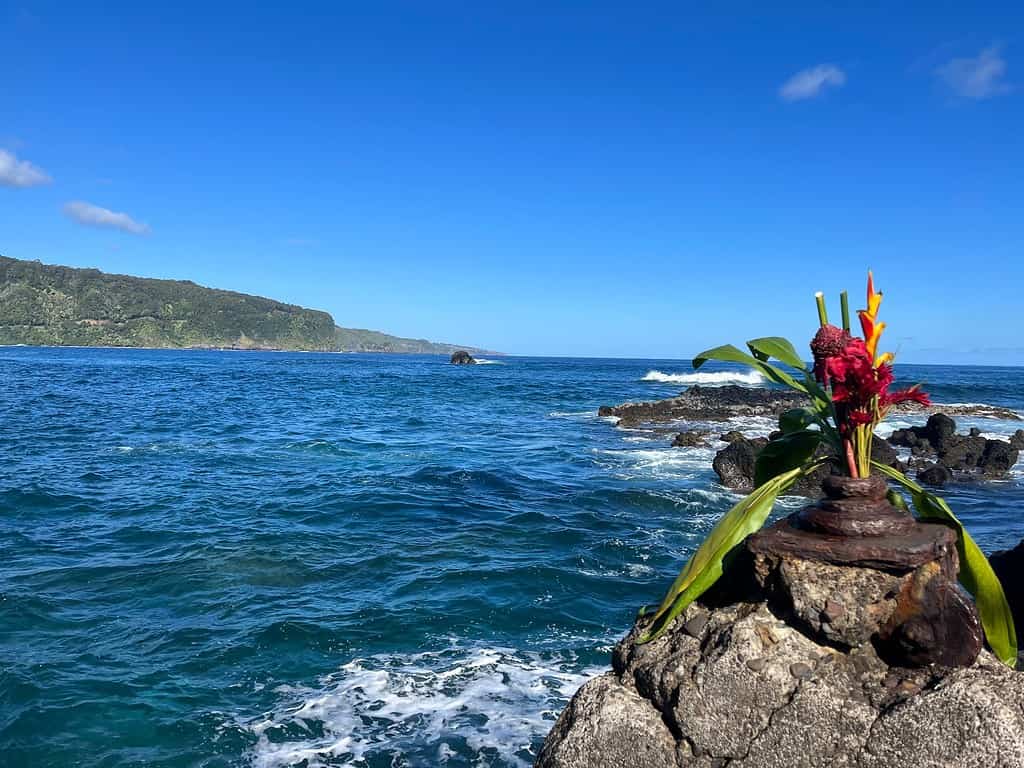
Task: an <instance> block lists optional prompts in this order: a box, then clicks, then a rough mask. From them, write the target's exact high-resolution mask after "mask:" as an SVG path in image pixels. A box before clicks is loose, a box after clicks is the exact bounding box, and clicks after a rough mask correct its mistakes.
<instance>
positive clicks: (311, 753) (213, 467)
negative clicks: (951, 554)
mask: <svg viewBox="0 0 1024 768" xmlns="http://www.w3.org/2000/svg"><path fill="white" fill-rule="evenodd" d="M687 368H688V366H686V365H685V364H682V363H679V362H667V361H651V360H640V361H629V360H558V359H529V358H509V359H502V360H500V361H498V362H497V363H496V364H493V365H484V366H476V367H471V368H458V367H453V366H450V365H447V364H446V362H445V361H444V360H443V359H441V358H436V357H405V356H365V355H358V356H357V355H314V354H272V353H265V354H264V353H226V352H223V353H222V352H198V351H197V352H160V351H142V350H72V349H64V350H51V349H30V348H7V349H0V385H2V386H0V445H2V446H3V462H2V464H0V764H2V765H10V766H61V767H62V768H63V767H65V766H81V767H83V768H93V767H98V766H103V767H105V768H106V767H111V768H112V767H114V766H167V767H170V766H264V767H266V768H272V767H273V768H276V767H278V766H307V767H309V766H317V765H339V766H340V765H356V766H420V765H424V766H425V765H450V766H469V765H481V766H514V765H525V764H529V763H530V762H531V760H532V758H533V756H534V755H535V753H536V750H537V748H538V746H539V744H540V742H541V741H542V739H543V736H544V734H545V733H546V731H547V729H548V728H550V726H551V723H552V721H553V718H554V717H555V715H556V713H557V711H558V710H559V709H560V708H561V706H562V705H563V704H564V703H565V701H566V700H567V699H568V697H569V696H571V694H572V693H573V691H574V690H575V689H576V688H577V687H578V686H579V685H580V684H581V683H582V682H583V681H584V680H585V679H586V678H587V677H588V676H589V675H592V674H595V673H596V672H597V671H599V670H601V669H603V668H605V667H607V665H608V657H609V650H610V648H611V646H612V644H613V643H614V641H615V640H616V639H617V638H618V637H619V636H621V635H622V634H623V633H624V632H625V630H626V629H627V628H628V626H629V624H630V622H631V618H632V616H633V613H634V611H635V609H636V607H637V606H639V605H641V604H643V603H648V602H651V601H652V600H655V599H657V598H659V597H660V595H661V593H662V591H663V590H664V588H665V587H666V586H667V583H668V582H669V581H670V580H671V578H672V577H673V576H674V574H675V572H676V570H677V569H678V568H679V566H680V565H681V562H682V560H683V559H684V558H685V556H686V555H687V554H688V553H689V552H691V551H692V549H693V547H694V546H695V545H696V544H697V543H698V542H699V541H700V539H701V538H702V537H703V535H704V534H705V533H706V532H707V531H708V529H709V528H710V526H711V525H712V524H713V523H714V521H715V520H716V518H717V517H718V516H719V515H720V514H721V513H722V512H723V511H724V510H725V509H727V508H728V506H729V505H730V502H732V501H733V500H734V499H735V498H737V497H736V496H734V495H733V494H731V493H729V492H728V491H726V490H724V489H723V488H721V487H720V486H718V485H717V484H716V483H715V482H714V475H713V474H712V472H711V469H710V460H711V457H712V456H713V453H714V451H713V449H712V448H697V449H687V450H683V449H673V448H670V447H669V442H670V436H669V435H668V434H652V433H651V432H646V431H639V430H635V431H627V430H621V429H618V428H617V427H616V426H615V425H614V421H613V420H607V419H599V418H597V416H596V410H597V407H598V406H599V405H602V404H615V403H618V402H622V401H625V400H630V399H654V398H659V397H666V396H670V395H672V394H675V393H677V392H678V391H679V390H680V388H681V387H683V386H686V385H687V384H689V383H694V382H695V381H708V379H689V378H684V376H687V375H688V373H689V372H688V370H687ZM652 371H656V372H657V373H658V375H652V374H651V372H652ZM900 374H901V376H903V377H904V378H907V379H908V380H917V379H923V380H925V381H927V382H928V384H929V386H930V389H931V391H932V392H933V394H934V396H935V398H936V399H937V400H940V401H945V402H985V403H992V404H997V405H1005V406H1009V407H1012V408H1015V409H1024V371H1022V370H1019V369H980V368H972V369H961V370H958V369H953V368H934V367H928V368H913V367H910V366H905V367H903V368H901V369H900ZM728 378H730V377H728V376H726V377H722V376H719V377H716V378H713V379H710V381H712V382H713V383H722V380H723V379H728ZM742 381H743V383H745V384H748V385H751V384H756V383H757V382H756V378H753V377H751V376H750V375H749V374H744V377H743V378H742ZM960 421H961V429H966V428H967V427H968V426H972V425H977V426H980V427H981V428H982V429H983V430H984V431H985V432H986V433H992V434H1001V435H1006V434H1009V433H1011V432H1012V431H1013V430H1014V429H1016V428H1017V427H1019V426H1021V425H1020V424H1015V423H1013V422H1002V421H993V420H960ZM713 426H714V427H715V429H716V430H718V431H723V430H724V429H725V428H728V427H730V426H731V427H735V426H739V427H742V428H746V429H748V430H753V431H758V432H760V433H762V434H763V433H766V432H767V431H770V429H771V428H772V425H771V423H770V422H769V421H768V420H760V421H759V422H749V423H746V424H732V425H721V424H719V425H713ZM1021 466H1022V465H1020V464H1018V467H1017V468H1016V469H1015V471H1014V474H1013V476H1012V477H1011V479H1009V480H1006V481H1002V482H998V483H990V484H986V485H978V486H958V487H954V488H952V489H950V491H949V493H948V494H947V497H948V498H949V499H950V501H951V503H952V504H953V506H954V508H955V510H956V511H957V512H958V513H959V514H960V515H961V516H962V518H963V519H964V521H965V522H966V523H967V524H968V525H969V526H970V528H971V530H972V531H973V532H974V533H976V534H977V538H978V539H979V541H980V542H981V544H982V546H983V547H984V548H986V549H989V550H991V549H996V548H1000V547H1004V546H1007V545H1009V544H1011V543H1013V542H1015V541H1016V540H1018V539H1020V538H1021V537H1022V536H1024V514H1022V512H1021V510H1022V509H1024V483H1022V480H1021V471H1020V469H1021ZM798 503H799V502H798V501H796V500H787V501H786V502H785V504H784V505H783V506H785V507H788V508H793V507H794V506H795V505H797V504H798Z"/></svg>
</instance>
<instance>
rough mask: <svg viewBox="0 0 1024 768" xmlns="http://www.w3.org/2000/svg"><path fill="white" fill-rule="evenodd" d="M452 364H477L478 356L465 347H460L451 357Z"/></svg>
mask: <svg viewBox="0 0 1024 768" xmlns="http://www.w3.org/2000/svg"><path fill="white" fill-rule="evenodd" d="M451 364H452V365H475V364H476V358H474V357H473V356H472V355H471V354H469V352H467V351H466V350H464V349H460V350H458V351H456V352H453V353H452V358H451Z"/></svg>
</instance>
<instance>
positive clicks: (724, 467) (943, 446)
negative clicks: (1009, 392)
mask: <svg viewBox="0 0 1024 768" xmlns="http://www.w3.org/2000/svg"><path fill="white" fill-rule="evenodd" d="M805 404H806V398H805V397H804V396H802V395H800V394H799V393H795V392H791V391H788V390H773V389H764V388H748V387H739V386H735V385H729V386H722V387H702V386H699V385H695V386H692V387H690V388H689V389H688V390H686V391H685V392H683V393H682V394H680V395H678V396H677V397H672V398H667V399H664V400H655V401H650V402H637V403H623V404H622V405H618V406H601V408H600V409H599V411H598V415H600V416H603V417H613V418H616V419H618V422H617V424H618V425H619V426H621V427H625V428H629V429H636V428H646V429H651V430H652V431H655V432H670V433H672V434H674V437H673V438H672V442H671V444H672V446H673V447H678V448H690V447H698V446H706V447H715V446H716V445H717V444H719V441H720V442H724V443H725V446H724V447H721V448H719V449H718V451H717V452H716V454H715V457H714V459H713V461H712V468H713V469H714V471H715V474H717V475H718V478H719V481H720V482H721V483H722V485H724V486H726V487H727V488H730V489H732V490H736V491H741V492H749V491H751V490H753V487H754V485H753V484H754V464H755V462H756V461H757V456H758V454H759V453H760V451H761V450H762V449H763V448H764V447H765V446H766V445H767V444H768V442H769V440H770V439H771V438H772V437H774V436H775V435H776V434H777V433H773V434H772V435H770V436H769V437H757V436H755V437H751V436H748V435H746V434H743V433H742V432H740V431H738V430H730V431H728V432H725V433H720V434H715V433H714V432H713V431H709V430H707V429H706V428H705V429H703V430H694V429H687V430H684V431H678V428H677V429H666V426H667V425H669V424H672V423H686V422H689V423H693V422H696V423H699V424H702V425H706V424H707V423H709V422H710V423H714V422H724V421H730V420H733V419H737V418H744V417H778V416H779V415H781V414H782V413H784V412H785V411H788V410H790V409H792V408H798V407H801V406H803V405H805ZM897 410H898V412H900V413H904V414H907V415H919V416H920V415H925V414H928V421H927V423H926V424H925V425H924V426H922V427H911V428H909V429H902V430H896V431H895V432H894V433H893V434H892V435H891V436H890V438H889V439H888V440H886V439H885V438H882V437H880V436H876V437H875V440H874V441H873V446H872V454H873V457H874V459H875V460H876V461H880V462H881V463H883V464H886V465H888V466H892V467H896V468H898V469H900V470H901V471H903V472H911V473H913V474H915V475H916V477H917V479H918V480H919V481H920V482H922V483H925V484H927V485H932V486H942V485H945V484H946V483H947V482H951V481H957V482H969V481H978V480H990V479H999V478H1002V477H1005V476H1006V475H1007V473H1008V472H1009V470H1010V469H1011V468H1012V467H1013V466H1014V465H1015V464H1016V463H1017V460H1018V459H1019V457H1020V451H1021V450H1024V429H1019V430H1017V432H1016V433H1015V434H1014V435H1013V436H1012V437H1011V438H1010V439H1009V440H999V439H992V438H986V437H983V436H982V435H981V432H980V430H978V429H976V428H975V429H972V430H971V431H970V432H968V433H967V434H959V433H957V431H956V429H957V426H956V422H955V421H954V420H953V418H952V416H954V415H956V416H963V415H967V416H980V417H985V418H1002V419H1007V420H1017V421H1019V420H1021V417H1020V414H1018V413H1017V412H1016V411H1012V410H1010V409H1008V408H1001V407H998V406H989V405H981V404H973V405H963V404H961V405H934V406H931V407H930V408H921V407H920V406H916V405H913V406H904V407H900V408H898V409H897ZM897 448H904V449H907V448H909V449H910V451H909V456H903V457H901V455H900V453H899V452H898V451H897ZM830 471H831V470H830V469H829V468H828V467H825V468H822V469H821V470H820V471H819V472H818V473H816V474H815V475H813V476H810V477H807V478H804V479H802V480H801V481H800V482H799V483H798V484H797V485H796V486H795V487H794V488H793V491H792V492H793V493H795V494H798V495H807V496H813V495H815V494H816V493H817V490H818V487H819V486H820V483H821V480H822V479H823V478H824V476H825V475H826V474H828V473H829V472H830Z"/></svg>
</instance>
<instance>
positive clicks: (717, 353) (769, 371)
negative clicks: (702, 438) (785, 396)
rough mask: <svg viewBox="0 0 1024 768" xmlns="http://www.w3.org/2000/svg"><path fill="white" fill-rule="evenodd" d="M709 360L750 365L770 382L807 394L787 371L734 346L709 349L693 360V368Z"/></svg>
mask: <svg viewBox="0 0 1024 768" xmlns="http://www.w3.org/2000/svg"><path fill="white" fill-rule="evenodd" d="M708 360H719V361H721V362H726V363H742V364H743V365H749V366H750V367H751V368H753V369H754V370H756V371H760V372H761V373H763V374H764V376H765V377H766V378H767V379H768V380H770V381H774V382H775V383H776V384H783V385H785V386H787V387H789V388H790V389H795V390H797V391H798V392H803V393H805V394H806V393H807V387H806V386H805V385H804V384H801V383H800V382H799V381H797V380H796V379H794V378H793V377H792V376H790V375H789V374H788V373H786V372H785V371H783V370H780V369H779V368H776V367H775V366H774V365H772V364H771V363H766V362H765V361H764V360H758V359H757V358H756V357H754V356H752V355H748V354H747V353H746V352H743V351H742V350H740V349H737V348H736V347H734V346H733V345H732V344H724V345H723V346H721V347H715V348H714V349H708V350H705V351H704V352H701V353H700V354H699V355H697V356H696V357H695V358H693V367H694V368H700V367H701V366H702V365H704V363H706V362H707V361H708Z"/></svg>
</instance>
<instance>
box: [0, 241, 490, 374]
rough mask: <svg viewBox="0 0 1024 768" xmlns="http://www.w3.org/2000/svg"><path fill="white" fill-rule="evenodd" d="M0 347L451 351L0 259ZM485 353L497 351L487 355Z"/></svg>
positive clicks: (267, 303) (172, 284) (311, 316)
mask: <svg viewBox="0 0 1024 768" xmlns="http://www.w3.org/2000/svg"><path fill="white" fill-rule="evenodd" d="M0 344H4V345H10V344H27V345H32V346H86V347H91V346H95V347H100V346H102V347H148V348H166V349H250V350H281V351H309V352H392V353H427V354H451V352H453V351H455V350H457V349H467V350H470V351H472V352H475V353H478V354H480V353H483V354H488V351H487V350H482V349H478V348H475V347H467V346H460V345H456V344H448V343H443V342H432V341H428V340H426V339H409V338H403V337H400V336H392V335H391V334H387V333H384V332H382V331H373V330H367V329H362V328H345V327H341V326H339V325H337V323H336V322H335V321H334V318H333V316H332V315H331V314H330V313H328V312H324V311H322V310H317V309H308V308H306V307H301V306H299V305H297V304H288V303H286V302H281V301H277V300H276V299H270V298H267V297H264V296H255V295H251V294H246V293H240V292H238V291H230V290H225V289H222V288H210V287H206V286H202V285H199V284H198V283H195V282H193V281H191V280H168V279H162V278H152V277H137V276H134V275H122V274H116V273H109V272H102V271H100V270H98V269H93V268H81V267H66V266H61V265H57V264H44V263H42V262H40V261H25V260H22V259H14V258H11V257H8V256H0ZM489 354H497V353H494V352H489Z"/></svg>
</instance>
